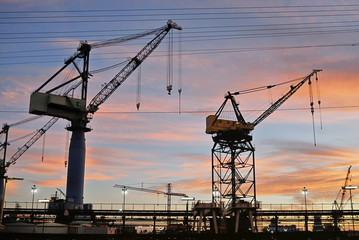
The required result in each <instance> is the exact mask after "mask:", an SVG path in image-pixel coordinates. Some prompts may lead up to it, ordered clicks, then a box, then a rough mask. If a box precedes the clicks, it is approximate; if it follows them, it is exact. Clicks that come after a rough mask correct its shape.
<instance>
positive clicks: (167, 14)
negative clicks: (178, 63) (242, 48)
mask: <svg viewBox="0 0 359 240" xmlns="http://www.w3.org/2000/svg"><path fill="white" fill-rule="evenodd" d="M228 10H231V11H230V12H190V13H189V12H186V13H162V14H161V13H160V14H159V13H151V14H143V13H141V14H120V15H113V14H112V15H110V14H106V15H72V16H70V15H51V16H24V15H21V16H14V17H13V16H6V17H0V19H5V20H8V19H54V18H55V19H56V18H61V19H64V18H74V19H76V18H110V17H153V16H156V17H158V16H161V17H164V16H169V17H173V16H189V15H196V16H198V15H237V14H244V15H249V14H283V13H285V14H288V13H313V12H315V13H317V12H318V9H315V10H308V9H306V10H285V11H267V12H266V11H241V12H234V11H233V9H228ZM353 11H359V9H324V10H323V9H322V10H320V12H321V13H324V12H344V13H345V12H353Z"/></svg>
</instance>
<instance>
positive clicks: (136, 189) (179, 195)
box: [113, 183, 188, 211]
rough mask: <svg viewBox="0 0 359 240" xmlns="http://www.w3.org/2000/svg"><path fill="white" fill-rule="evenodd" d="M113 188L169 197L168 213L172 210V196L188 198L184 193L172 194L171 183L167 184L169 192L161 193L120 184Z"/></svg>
mask: <svg viewBox="0 0 359 240" xmlns="http://www.w3.org/2000/svg"><path fill="white" fill-rule="evenodd" d="M113 187H114V188H121V189H130V190H135V191H141V192H149V193H157V194H164V195H167V210H168V211H170V210H171V196H177V197H188V196H187V195H186V194H184V193H175V192H172V184H171V183H168V184H167V192H164V191H159V190H155V189H148V188H143V187H141V188H139V187H131V186H125V185H119V184H115V185H114V186H113Z"/></svg>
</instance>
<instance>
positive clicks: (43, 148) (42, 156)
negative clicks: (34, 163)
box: [41, 132, 46, 162]
mask: <svg viewBox="0 0 359 240" xmlns="http://www.w3.org/2000/svg"><path fill="white" fill-rule="evenodd" d="M42 140H43V141H42V152H41V162H44V156H45V141H46V132H45V133H44V136H43V137H42Z"/></svg>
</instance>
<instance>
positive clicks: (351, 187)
mask: <svg viewBox="0 0 359 240" xmlns="http://www.w3.org/2000/svg"><path fill="white" fill-rule="evenodd" d="M342 189H343V190H344V189H346V190H349V193H350V205H351V208H352V223H353V233H354V237H355V227H354V226H355V225H354V210H353V196H352V190H355V189H358V186H346V187H342Z"/></svg>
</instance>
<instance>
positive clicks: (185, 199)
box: [181, 197, 195, 230]
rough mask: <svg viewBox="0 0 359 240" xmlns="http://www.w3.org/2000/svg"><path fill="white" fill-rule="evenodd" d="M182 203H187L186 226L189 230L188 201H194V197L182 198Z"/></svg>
mask: <svg viewBox="0 0 359 240" xmlns="http://www.w3.org/2000/svg"><path fill="white" fill-rule="evenodd" d="M181 200H182V201H186V219H185V225H186V227H187V229H186V230H188V201H194V200H195V198H194V197H181Z"/></svg>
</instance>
